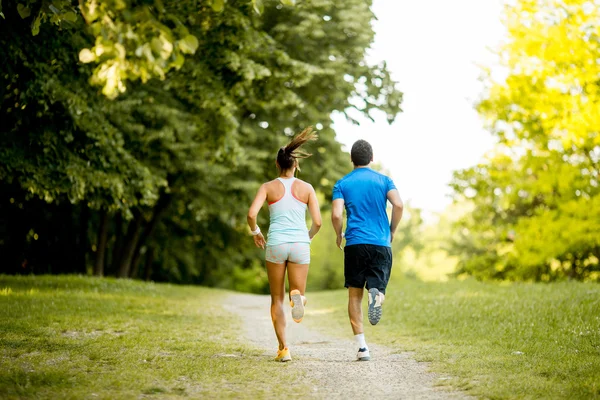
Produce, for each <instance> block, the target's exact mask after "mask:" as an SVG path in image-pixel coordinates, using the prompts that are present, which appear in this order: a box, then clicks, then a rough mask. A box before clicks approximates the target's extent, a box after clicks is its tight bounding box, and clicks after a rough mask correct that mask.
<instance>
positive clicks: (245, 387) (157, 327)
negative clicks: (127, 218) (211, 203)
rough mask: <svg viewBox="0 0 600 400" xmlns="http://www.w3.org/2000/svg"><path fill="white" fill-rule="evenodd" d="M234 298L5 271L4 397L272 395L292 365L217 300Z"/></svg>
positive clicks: (0, 350)
mask: <svg viewBox="0 0 600 400" xmlns="http://www.w3.org/2000/svg"><path fill="white" fill-rule="evenodd" d="M226 295H227V292H225V291H219V290H212V289H207V288H199V287H189V286H173V285H163V284H161V285H159V284H149V283H142V282H135V281H129V280H111V279H97V278H90V277H88V278H86V277H73V276H71V277H56V276H37V277H10V276H1V275H0V398H3V399H11V398H15V399H16V398H19V399H23V398H36V399H38V398H42V399H43V398H48V399H56V398H61V399H70V398H74V399H77V398H97V399H131V398H140V397H155V398H161V399H165V398H167V399H168V398H181V397H192V398H198V397H211V398H214V397H218V398H261V397H266V396H267V395H268V394H269V393H271V391H273V390H277V387H278V382H283V381H285V380H286V379H287V375H288V374H289V370H288V369H287V368H288V366H287V365H282V364H281V363H275V362H272V361H271V360H270V358H269V357H265V355H264V354H263V351H262V350H257V349H254V348H251V347H249V346H247V345H245V344H241V343H240V342H239V336H238V328H239V326H238V321H237V320H236V319H234V318H233V317H231V316H230V315H228V314H223V311H222V310H221V309H220V307H219V306H218V305H217V304H216V302H217V300H218V299H222V298H223V297H225V296H226ZM242 336H243V333H242ZM296 389H297V390H296V393H297V394H300V395H301V394H302V393H303V390H304V388H303V387H298V388H296ZM306 390H308V388H307V389H306Z"/></svg>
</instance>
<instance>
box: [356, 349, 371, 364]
mask: <svg viewBox="0 0 600 400" xmlns="http://www.w3.org/2000/svg"><path fill="white" fill-rule="evenodd" d="M370 359H371V354H370V353H369V349H367V348H366V347H363V348H360V349H358V354H357V355H356V360H357V361H369V360H370Z"/></svg>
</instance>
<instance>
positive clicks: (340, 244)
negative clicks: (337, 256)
mask: <svg viewBox="0 0 600 400" xmlns="http://www.w3.org/2000/svg"><path fill="white" fill-rule="evenodd" d="M343 240H344V234H343V233H342V234H341V235H338V236H337V239H336V240H335V244H336V245H337V247H338V248H339V249H340V250H342V241H343Z"/></svg>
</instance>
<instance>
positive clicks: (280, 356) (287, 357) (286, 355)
mask: <svg viewBox="0 0 600 400" xmlns="http://www.w3.org/2000/svg"><path fill="white" fill-rule="evenodd" d="M275 361H280V362H286V361H292V356H291V354H290V349H288V348H287V347H285V348H284V349H283V350H277V357H275Z"/></svg>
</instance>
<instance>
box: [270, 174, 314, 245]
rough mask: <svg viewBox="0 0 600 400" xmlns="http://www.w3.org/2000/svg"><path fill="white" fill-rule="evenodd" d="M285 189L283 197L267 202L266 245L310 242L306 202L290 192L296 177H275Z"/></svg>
mask: <svg viewBox="0 0 600 400" xmlns="http://www.w3.org/2000/svg"><path fill="white" fill-rule="evenodd" d="M277 179H278V180H279V181H280V182H281V183H282V184H283V187H284V189H285V191H284V193H283V197H282V198H281V199H279V200H277V201H275V202H273V203H269V213H270V214H271V223H270V224H269V233H268V234H267V246H277V245H280V244H284V243H310V238H309V237H308V228H307V226H306V209H307V208H308V206H307V204H306V203H303V202H302V201H300V200H298V199H297V198H295V197H294V195H293V194H292V185H293V184H294V182H295V181H296V178H287V179H284V178H277Z"/></svg>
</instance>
